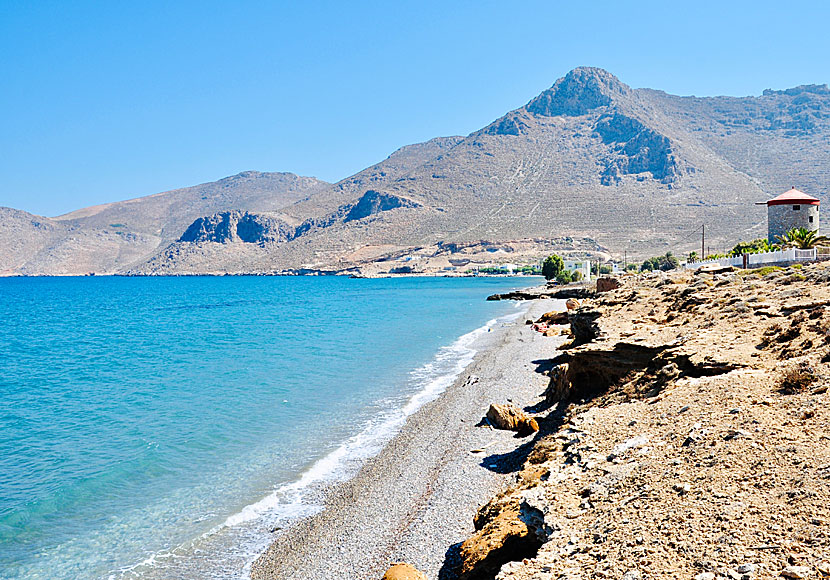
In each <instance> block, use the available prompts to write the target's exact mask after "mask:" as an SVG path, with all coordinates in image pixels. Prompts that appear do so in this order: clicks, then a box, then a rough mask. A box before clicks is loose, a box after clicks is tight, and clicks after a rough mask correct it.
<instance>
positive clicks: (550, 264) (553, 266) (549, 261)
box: [542, 254, 565, 280]
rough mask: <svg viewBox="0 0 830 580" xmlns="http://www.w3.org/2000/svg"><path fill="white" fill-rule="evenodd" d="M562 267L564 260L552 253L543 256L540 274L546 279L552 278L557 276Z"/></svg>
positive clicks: (563, 267) (563, 266)
mask: <svg viewBox="0 0 830 580" xmlns="http://www.w3.org/2000/svg"><path fill="white" fill-rule="evenodd" d="M564 269H565V261H564V260H563V259H562V258H561V256H557V255H556V254H552V255H550V256H548V257H547V258H545V261H544V263H543V264H542V276H544V277H545V279H546V280H553V279H554V278H556V277H557V276H559V274H560V273H561V272H562V270H564Z"/></svg>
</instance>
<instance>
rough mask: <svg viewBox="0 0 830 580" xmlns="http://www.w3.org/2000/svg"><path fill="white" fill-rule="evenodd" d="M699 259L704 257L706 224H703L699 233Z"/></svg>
mask: <svg viewBox="0 0 830 580" xmlns="http://www.w3.org/2000/svg"><path fill="white" fill-rule="evenodd" d="M700 259H701V260H705V259H706V224H703V229H702V230H701V233H700Z"/></svg>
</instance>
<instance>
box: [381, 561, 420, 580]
mask: <svg viewBox="0 0 830 580" xmlns="http://www.w3.org/2000/svg"><path fill="white" fill-rule="evenodd" d="M381 580H427V576H426V574H424V573H423V572H421V571H420V570H418V569H417V568H414V567H412V566H410V565H409V564H406V563H403V562H401V563H399V564H393V565H392V566H390V567H389V569H388V570H387V571H386V574H384V575H383V578H382V579H381Z"/></svg>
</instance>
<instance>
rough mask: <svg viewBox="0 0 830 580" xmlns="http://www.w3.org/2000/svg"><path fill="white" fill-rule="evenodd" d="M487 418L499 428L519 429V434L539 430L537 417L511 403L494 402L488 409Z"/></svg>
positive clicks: (527, 433)
mask: <svg viewBox="0 0 830 580" xmlns="http://www.w3.org/2000/svg"><path fill="white" fill-rule="evenodd" d="M487 419H489V420H490V423H492V424H493V425H494V426H495V427H497V428H498V429H507V430H508V431H517V432H518V433H519V435H530V434H531V433H535V432H536V431H538V430H539V424H538V423H537V422H536V419H534V418H533V417H531V416H529V415H528V414H527V413H525V412H524V411H522V410H521V409H519V408H518V407H516V406H515V405H511V404H507V405H497V404H495V403H493V404H492V405H490V409H488V411H487Z"/></svg>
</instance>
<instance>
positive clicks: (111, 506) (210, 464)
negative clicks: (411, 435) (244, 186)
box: [0, 277, 532, 580]
mask: <svg viewBox="0 0 830 580" xmlns="http://www.w3.org/2000/svg"><path fill="white" fill-rule="evenodd" d="M531 282H532V281H530V280H524V281H522V280H516V279H505V278H501V279H493V278H489V279H471V278H461V279H447V278H398V279H380V280H364V279H346V278H341V277H313V278H312V277H189V278H95V277H88V278H29V279H23V278H11V279H0V578H4V579H9V580H12V579H18V578H27V579H28V578H48V579H50V580H61V579H78V578H90V579H97V578H113V579H128V578H193V579H196V578H200V579H201V578H245V577H246V576H247V575H248V571H249V567H250V563H251V561H252V560H253V559H254V558H255V557H256V555H257V554H259V553H261V551H262V550H263V549H264V548H265V547H266V546H267V545H268V543H269V541H270V539H271V538H272V537H273V534H275V533H279V530H280V529H281V528H283V527H285V526H287V525H290V523H291V521H293V520H295V519H296V518H298V517H302V516H305V515H310V514H312V513H314V512H315V511H316V510H319V509H321V508H320V490H321V487H322V486H324V485H326V484H330V483H331V482H333V481H337V480H338V479H342V478H345V477H348V476H349V475H351V474H353V473H354V472H355V471H356V469H357V468H358V467H359V465H360V463H361V461H363V460H365V458H367V457H369V456H371V455H373V454H375V453H377V451H379V449H380V448H381V447H382V445H383V444H384V443H385V442H386V441H388V439H389V438H390V437H391V436H392V435H394V433H395V431H396V430H397V429H398V428H400V427H401V426H402V425H403V423H404V422H405V420H406V417H407V416H408V415H409V414H411V413H412V412H414V411H415V410H417V408H419V407H420V406H421V405H422V404H423V403H424V402H426V401H428V400H430V399H431V398H434V397H435V396H437V395H438V394H439V393H440V392H441V391H442V390H443V389H444V388H446V387H447V386H449V384H451V383H452V381H453V379H454V378H455V377H456V376H457V375H458V373H460V372H461V371H462V370H463V368H464V367H465V366H466V365H467V364H469V362H470V361H471V360H472V357H473V356H474V354H475V352H476V349H477V348H479V347H480V345H481V344H482V341H483V340H484V339H485V338H486V335H487V333H488V331H489V330H491V329H492V328H493V327H494V326H496V325H498V324H500V320H507V319H509V318H511V317H515V316H516V315H518V314H519V312H520V311H519V310H518V309H517V308H516V305H514V304H512V303H505V302H487V301H485V297H486V296H487V295H488V294H490V293H494V292H500V291H505V290H508V289H511V288H515V287H518V286H526V285H529V284H530V283H531Z"/></svg>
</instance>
